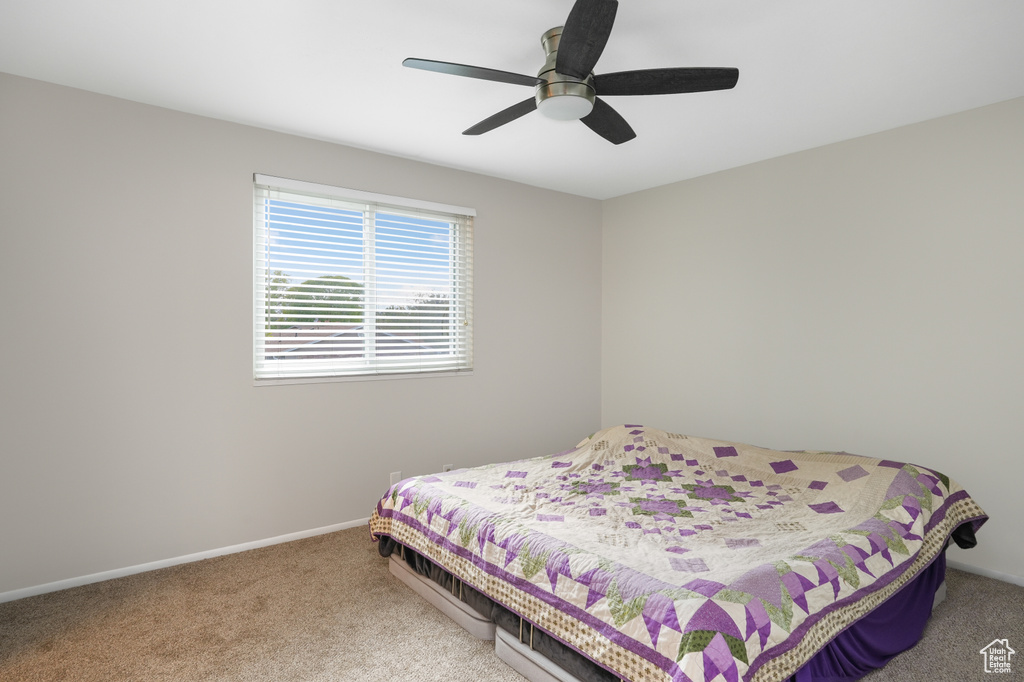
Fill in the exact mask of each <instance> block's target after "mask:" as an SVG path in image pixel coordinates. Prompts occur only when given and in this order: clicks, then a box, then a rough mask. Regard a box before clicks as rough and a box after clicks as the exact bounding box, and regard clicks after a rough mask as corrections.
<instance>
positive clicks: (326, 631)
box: [0, 528, 1024, 682]
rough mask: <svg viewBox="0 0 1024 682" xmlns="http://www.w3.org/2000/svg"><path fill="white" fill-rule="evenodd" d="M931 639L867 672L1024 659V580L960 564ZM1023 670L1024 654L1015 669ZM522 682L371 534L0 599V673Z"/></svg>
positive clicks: (931, 671)
mask: <svg viewBox="0 0 1024 682" xmlns="http://www.w3.org/2000/svg"><path fill="white" fill-rule="evenodd" d="M949 589H950V595H949V598H948V600H947V602H946V603H945V604H944V605H943V606H941V607H940V608H939V610H937V611H936V613H935V617H934V618H933V620H932V622H931V624H930V625H929V628H928V631H927V633H926V636H925V640H924V641H923V642H922V643H921V644H919V645H918V646H917V647H916V648H915V649H913V650H911V651H909V652H906V653H904V654H902V655H901V656H899V657H898V658H897V659H896V660H895V661H893V662H892V663H890V665H889V666H888V667H887V668H886V669H884V670H882V671H878V672H876V673H873V674H872V675H871V676H869V678H868V679H869V680H870V681H871V682H889V681H890V680H892V681H894V682H895V681H896V680H900V681H902V680H972V679H978V680H981V679H985V678H992V677H993V676H991V675H985V674H984V673H983V671H982V660H981V655H980V654H979V653H978V651H979V650H980V649H981V648H982V647H983V646H985V645H986V644H988V643H989V642H990V641H991V640H992V639H995V638H1008V639H1009V641H1010V645H1011V646H1013V647H1015V648H1016V649H1018V650H1020V651H1021V652H1022V654H1021V655H1022V656H1024V615H1022V614H1024V588H1020V587H1015V586H1013V585H1008V584H1006V583H1002V582H998V581H994V580H989V579H987V578H981V577H979V576H974V575H970V574H966V573H961V572H958V571H950V573H949ZM1017 678H1024V659H1022V660H1021V663H1020V665H1019V666H1018V665H1017V664H1016V661H1014V673H1013V674H1012V675H1010V676H1007V675H1002V676H1000V679H1003V680H1006V679H1017ZM393 679H401V680H417V681H426V680H460V681H461V680H473V681H480V682H505V681H508V682H511V681H514V680H518V681H522V680H523V678H522V677H520V676H519V675H518V674H517V673H515V672H514V671H513V670H512V669H511V668H509V667H508V666H506V665H505V664H504V663H502V662H501V661H499V660H498V659H497V658H496V657H495V656H494V651H493V645H492V644H491V643H489V642H481V641H478V640H475V639H473V638H472V637H470V636H469V635H468V634H466V633H465V632H463V631H462V630H461V629H460V628H459V627H458V626H457V625H455V624H454V623H453V622H452V621H450V620H448V619H447V618H446V617H445V616H443V615H442V614H440V613H439V612H438V611H436V610H434V609H433V608H432V607H431V606H429V605H428V604H427V603H426V602H424V601H423V600H422V599H421V598H419V597H418V596H416V595H415V594H414V593H413V592H412V591H411V590H410V589H408V588H407V587H406V586H405V585H403V584H402V583H400V582H399V581H398V580H396V579H395V578H393V577H392V576H391V575H390V574H389V573H388V571H387V562H386V560H384V559H382V558H380V557H379V556H378V555H377V550H376V546H375V545H373V544H372V543H371V542H370V541H369V535H368V532H367V530H366V529H364V528H354V529H351V530H346V531H341V532H338V533H332V534H329V535H322V536H319V537H314V538H309V539H306V540H300V541H297V542H291V543H287V544H283V545H276V546H273V547H266V548H263V549H258V550H253V551H251V552H244V553H241V554H233V555H229V556H224V557H218V558H215V559H208V560H205V561H200V562H196V563H193V564H185V565H182V566H176V567H173V568H167V569H163V570H159V571H152V572H150V573H143V574H139V575H134V576H129V577H126V578H119V579H117V580H111V581H107V582H104V583H96V584H93V585H86V586H83V587H77V588H73V589H70V590H64V591H62V592H55V593H51V594H45V595H40V596H37V597H30V598H28V599H22V600H19V601H15V602H9V603H6V604H0V680H2V681H3V682H15V681H17V682H34V681H38V682H55V681H57V680H68V681H69V682H70V681H75V682H91V681H96V682H100V681H102V682H115V681H120V680H126V681H127V680H131V681H137V682H143V681H149V680H167V681H170V680H175V681H177V680H182V681H184V680H189V681H191V680H224V681H228V680H231V681H237V680H245V681H252V682H263V681H268V682H269V681H274V682H283V681H286V680H303V681H317V682H319V681H328V680H345V681H362V680H369V681H373V680H381V681H384V680H393Z"/></svg>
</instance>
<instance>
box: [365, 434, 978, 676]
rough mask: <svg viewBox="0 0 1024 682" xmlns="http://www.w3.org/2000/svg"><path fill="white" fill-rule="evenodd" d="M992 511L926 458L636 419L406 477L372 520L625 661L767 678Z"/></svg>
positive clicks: (589, 652)
mask: <svg viewBox="0 0 1024 682" xmlns="http://www.w3.org/2000/svg"><path fill="white" fill-rule="evenodd" d="M986 518H987V517H986V516H985V513H984V512H983V511H982V510H981V509H980V508H979V507H978V505H977V504H976V503H975V502H974V501H973V500H972V499H971V498H970V496H969V495H968V494H967V493H966V491H964V490H963V489H962V488H961V487H960V486H959V485H958V484H957V483H956V482H955V481H953V480H951V479H950V478H948V477H947V476H945V475H943V474H941V473H939V472H936V471H931V470H929V469H925V468H923V467H920V466H914V465H911V464H905V463H902V462H894V461H889V460H879V459H871V458H867V457H859V456H856V455H849V454H846V453H824V452H780V451H775V450H766V449H763V448H758V447H753V446H749V445H742V444H738V443H729V442H723V441H715V440H708V439H703V438H696V437H692V436H684V435H679V434H670V433H665V432H663V431H657V430H654V429H649V428H645V427H642V426H631V425H626V426H618V427H613V428H610V429H606V430H604V431H601V432H599V433H596V434H594V435H593V436H591V437H590V438H588V439H586V440H584V441H583V442H582V443H581V444H580V445H579V446H577V447H576V448H575V449H573V450H570V451H567V452H562V453H559V454H556V455H550V456H546V457H538V458H533V459H526V460H521V461H517V462H511V463H503V464H496V465H490V466H484V467H479V468H475V469H463V470H457V471H452V472H447V473H444V474H438V475H434V476H422V477H417V478H411V479H408V480H405V481H402V482H401V483H399V484H396V485H395V486H393V487H392V489H391V490H390V491H388V494H387V495H386V496H385V497H384V498H383V499H382V500H381V501H380V503H379V504H378V506H377V509H376V511H375V512H374V514H373V517H372V518H371V521H370V530H371V533H372V534H373V535H374V536H375V537H377V536H380V535H387V536H391V537H392V538H394V539H395V540H397V541H398V542H400V543H402V544H404V545H406V546H408V547H411V548H412V549H414V550H416V551H417V552H419V553H421V554H423V555H424V556H426V557H428V558H429V559H431V560H432V561H434V562H435V563H437V564H438V565H440V566H442V567H443V568H445V569H446V570H448V571H449V572H451V573H452V574H454V575H455V576H456V577H457V578H459V579H460V580H462V581H464V582H465V583H467V584H469V585H471V586H473V587H475V588H476V589H477V590H479V591H481V592H483V593H484V594H486V595H487V596H489V597H490V598H492V599H493V600H495V601H497V602H499V603H501V604H502V605H504V606H505V607H506V608H508V609H510V610H511V611H513V612H515V613H517V614H519V615H520V616H522V617H523V618H524V619H525V620H526V621H528V622H530V623H532V624H534V625H535V626H536V627H539V628H541V629H543V630H544V631H546V632H548V633H549V634H551V635H553V636H554V637H556V638H557V639H559V640H561V641H562V642H564V643H566V644H568V645H569V646H571V647H573V648H575V649H576V650H578V651H580V652H581V653H583V654H584V655H586V656H588V657H589V658H591V659H592V660H594V661H595V662H597V663H598V664H599V665H601V666H603V667H605V668H607V669H608V670H610V671H612V672H613V673H615V674H617V675H618V676H620V677H622V678H624V679H627V680H633V681H635V682H640V681H647V680H659V681H662V680H673V681H677V682H685V681H689V682H718V681H719V680H727V681H737V680H754V681H757V682H771V681H778V680H784V679H785V678H787V677H788V676H790V675H792V674H793V673H794V672H795V671H796V670H797V669H798V668H799V667H800V666H801V665H803V664H804V663H805V662H806V661H807V660H808V659H810V658H811V657H812V656H813V655H814V654H815V652H817V651H818V650H819V649H820V648H822V647H823V646H824V645H825V644H827V643H828V642H829V641H830V640H831V639H832V638H833V637H834V636H835V635H837V634H838V633H839V632H840V631H841V630H843V629H844V628H845V627H846V626H848V625H849V624H850V623H852V622H853V621H855V620H857V619H858V618H860V617H861V616H863V615H864V614H865V613H867V612H869V611H870V610H872V609H873V608H875V607H876V606H878V605H879V604H880V603H882V602H883V601H884V600H885V599H886V598H888V597H889V596H890V595H892V594H893V593H895V592H896V591H897V590H899V588H900V587H902V586H903V585H904V584H905V583H906V582H907V581H909V580H910V579H912V578H913V577H914V576H915V575H917V573H918V572H919V571H920V570H921V569H923V568H924V567H926V566H927V565H928V564H929V563H930V562H931V561H932V559H934V558H935V557H936V556H937V555H938V553H939V552H940V551H942V549H943V546H944V544H945V543H946V541H947V539H948V538H949V537H950V534H951V533H952V532H953V530H954V529H956V528H957V527H958V526H959V525H960V524H962V523H965V522H970V523H971V524H972V525H973V526H974V528H975V529H977V527H979V526H980V525H981V524H982V523H983V522H984V520H985V519H986Z"/></svg>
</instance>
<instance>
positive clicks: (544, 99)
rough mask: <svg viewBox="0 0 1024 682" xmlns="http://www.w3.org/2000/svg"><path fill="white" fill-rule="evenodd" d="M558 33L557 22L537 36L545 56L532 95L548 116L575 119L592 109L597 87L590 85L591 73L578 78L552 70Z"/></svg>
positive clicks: (592, 83)
mask: <svg viewBox="0 0 1024 682" xmlns="http://www.w3.org/2000/svg"><path fill="white" fill-rule="evenodd" d="M561 35H562V27H561V26H557V27H555V28H553V29H551V30H549V31H547V32H545V33H544V35H543V36H541V39H540V42H541V46H542V47H543V48H544V53H545V55H546V59H545V61H544V66H542V67H541V69H540V71H538V72H537V77H538V78H540V79H542V80H543V81H544V82H543V83H541V84H540V85H538V86H537V90H536V94H535V97H536V99H537V109H538V110H540V112H541V113H542V114H544V115H545V116H547V117H548V118H553V119H556V120H561V121H575V120H577V119H580V118H583V117H584V116H586V115H587V114H589V113H590V112H591V110H593V108H594V98H595V97H596V96H597V91H596V90H595V89H594V74H589V75H588V76H587V77H586V78H585V79H584V80H580V79H578V78H572V77H570V76H565V75H562V74H560V73H558V72H557V71H555V62H556V60H557V58H558V39H559V38H560V37H561Z"/></svg>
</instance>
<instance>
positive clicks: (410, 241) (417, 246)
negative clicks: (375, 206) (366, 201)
mask: <svg viewBox="0 0 1024 682" xmlns="http://www.w3.org/2000/svg"><path fill="white" fill-rule="evenodd" d="M265 210H266V227H267V234H268V239H267V245H266V249H267V268H268V270H269V271H270V272H271V273H275V272H278V271H280V272H281V273H283V277H284V278H286V279H287V280H288V281H289V283H290V285H297V284H301V283H303V282H306V281H308V280H310V279H314V278H317V277H323V276H334V275H342V276H344V277H347V278H349V279H351V280H353V281H354V282H357V283H359V284H363V285H365V284H366V281H367V273H368V270H367V263H366V262H364V252H365V251H366V250H367V247H368V246H369V245H370V244H373V247H374V252H375V253H374V255H375V256H376V264H375V269H374V275H375V277H376V288H377V303H378V306H380V307H387V306H390V305H406V304H409V303H412V302H414V301H416V300H417V299H422V298H424V297H425V296H426V295H428V294H430V293H435V292H447V291H448V289H449V288H450V286H451V276H452V263H451V260H452V259H451V251H452V246H453V244H452V232H453V229H452V228H453V226H452V224H451V223H450V222H447V221H441V220H431V219H428V218H423V217H411V216H407V215H401V214H398V213H386V212H379V213H376V214H375V215H374V217H373V223H374V232H373V235H372V236H371V235H369V234H366V233H365V228H364V214H363V212H361V211H358V210H352V209H345V208H337V207H329V206H322V205H317V204H312V203H311V204H304V203H297V202H289V201H283V200H267V201H266V203H265Z"/></svg>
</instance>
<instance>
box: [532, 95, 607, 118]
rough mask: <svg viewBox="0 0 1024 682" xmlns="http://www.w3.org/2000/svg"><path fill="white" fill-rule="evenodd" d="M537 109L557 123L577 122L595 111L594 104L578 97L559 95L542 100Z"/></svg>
mask: <svg viewBox="0 0 1024 682" xmlns="http://www.w3.org/2000/svg"><path fill="white" fill-rule="evenodd" d="M537 109H539V110H540V113H542V114H544V115H545V116H547V117H548V118H553V119H555V120H556V121H576V120H579V119H581V118H583V117H584V116H586V115H588V114H589V113H590V112H591V111H593V109H594V102H593V100H590V99H587V98H586V97H580V96H578V95H559V96H555V97H547V98H545V99H543V100H541V101H540V102H539V103H538V104H537Z"/></svg>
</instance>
